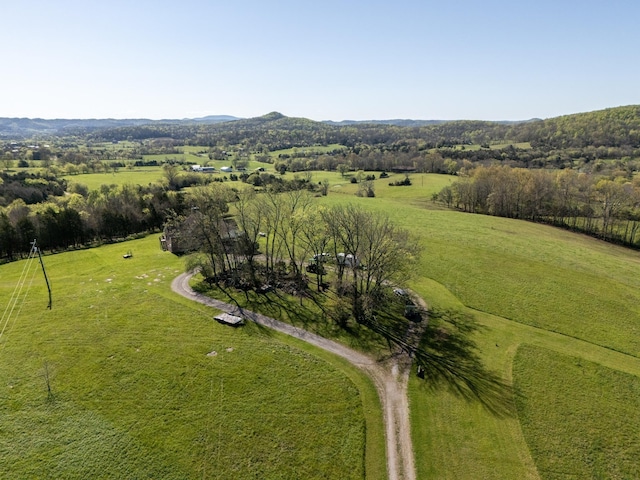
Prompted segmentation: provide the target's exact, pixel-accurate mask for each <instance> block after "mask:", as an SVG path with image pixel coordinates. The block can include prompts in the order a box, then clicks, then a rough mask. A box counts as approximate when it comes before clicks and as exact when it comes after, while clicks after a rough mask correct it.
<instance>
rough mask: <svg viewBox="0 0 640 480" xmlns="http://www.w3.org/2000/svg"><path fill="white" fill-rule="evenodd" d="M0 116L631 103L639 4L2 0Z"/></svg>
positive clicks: (345, 112) (357, 116)
mask: <svg viewBox="0 0 640 480" xmlns="http://www.w3.org/2000/svg"><path fill="white" fill-rule="evenodd" d="M0 15H2V18H3V20H4V22H3V28H2V29H0V41H1V42H2V44H3V45H5V49H4V52H3V53H4V55H3V64H4V66H5V74H4V75H3V76H2V77H1V78H0V117H12V118H13V117H18V118H43V119H86V118H98V119H104V118H114V119H130V118H148V119H180V118H198V117H203V116H208V115H233V116H237V117H242V118H252V117H257V116H261V115H264V114H265V113H267V112H271V111H278V112H282V113H283V114H285V115H287V116H291V117H305V118H310V119H313V120H318V121H322V120H333V121H341V120H379V119H382V120H386V119H419V120H429V119H436V120H460V119H470V120H489V121H521V120H528V119H531V118H551V117H557V116H560V115H568V114H572V113H580V112H587V111H593V110H601V109H604V108H611V107H616V106H620V105H635V104H640V90H639V89H638V88H637V85H638V84H640V62H637V61H636V60H637V58H638V53H637V45H638V44H640V31H639V30H638V29H637V28H636V27H637V26H636V23H637V18H639V17H640V3H638V2H632V1H627V0H618V1H614V2H606V3H603V2H597V1H593V0H587V1H581V2H577V1H572V0H564V1H561V2H558V1H556V0H554V1H551V0H542V1H539V2H535V3H534V2H525V3H522V2H507V1H504V0H489V1H487V2H481V3H478V2H474V1H471V0H458V1H455V2H435V1H433V0H399V1H398V2H394V3H390V2H382V1H379V0H370V1H367V2H364V1H360V0H354V1H353V2H348V3H347V2H339V1H336V0H327V1H326V2H321V3H308V2H293V1H290V0H276V1H274V2H258V1H256V0H238V1H236V2H222V1H216V0H207V1H205V0H185V1H184V2H181V3H179V4H176V3H168V2H160V3H158V2H151V1H150V0H138V1H136V2H127V1H124V0H114V1H112V2H81V1H79V0H58V1H56V2H47V1H44V0H25V1H23V2H3V5H1V6H0Z"/></svg>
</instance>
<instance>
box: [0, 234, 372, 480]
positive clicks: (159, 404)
mask: <svg viewBox="0 0 640 480" xmlns="http://www.w3.org/2000/svg"><path fill="white" fill-rule="evenodd" d="M129 249H131V250H132V251H133V254H134V256H133V258H132V259H130V260H124V259H123V258H122V254H123V253H124V252H125V251H126V250H129ZM45 262H46V265H47V269H48V273H49V275H50V278H51V282H52V285H53V292H54V293H53V300H54V304H53V309H52V310H51V311H48V310H46V292H45V289H44V285H42V284H43V281H42V280H41V277H40V275H41V273H40V272H38V271H35V274H36V276H35V280H34V283H33V286H32V288H31V289H30V290H29V295H28V297H27V299H26V301H25V303H24V307H23V308H22V309H21V310H19V309H18V308H16V310H14V316H12V317H11V321H10V322H9V323H8V325H7V328H6V329H5V331H4V334H3V335H2V337H1V338H0V471H3V472H4V474H6V475H8V476H10V477H13V478H27V477H28V478H33V477H38V478H142V477H150V478H195V477H198V478H249V477H256V478H300V475H302V476H303V477H304V478H362V477H363V476H364V469H365V462H364V455H365V435H366V436H367V439H370V438H371V436H372V435H373V438H371V441H370V442H369V441H367V455H368V457H367V462H366V469H367V478H382V477H383V476H384V465H383V462H380V458H382V455H381V451H382V450H381V449H382V448H383V447H381V445H382V442H381V437H382V435H381V433H380V431H379V430H378V432H377V433H376V429H375V428H371V430H372V432H369V431H368V430H369V429H368V428H365V423H364V419H365V418H366V419H367V421H368V422H370V423H371V424H376V423H379V420H380V419H379V415H380V413H379V410H377V409H376V402H375V395H374V393H373V390H372V389H373V387H372V386H371V385H370V384H369V383H368V382H367V381H365V380H364V379H363V378H362V376H361V375H360V374H359V373H358V372H357V371H355V370H354V369H353V368H351V367H348V366H347V365H345V364H344V363H342V362H341V361H339V360H338V361H336V360H335V359H334V358H332V357H331V356H329V355H328V354H324V353H319V354H318V353H317V352H316V351H315V350H313V349H310V348H308V347H306V346H301V344H300V343H299V342H294V341H292V340H289V339H287V338H283V337H280V336H274V335H271V334H269V332H265V331H263V330H262V329H258V328H257V327H252V326H248V328H244V329H239V330H234V329H229V328H225V327H223V326H221V325H218V324H217V323H215V322H212V321H211V312H209V311H207V310H206V309H205V308H204V307H201V306H198V305H194V304H192V302H189V301H187V300H184V299H182V298H181V297H178V296H177V295H175V294H173V293H172V292H170V290H169V286H168V285H169V282H170V280H171V279H172V278H173V277H174V276H175V275H176V274H177V273H179V271H180V269H181V262H180V260H179V259H176V258H175V257H173V256H172V255H170V254H167V253H163V252H161V251H160V250H159V248H158V244H157V239H156V238H155V237H154V236H152V237H148V238H146V239H143V240H138V241H134V242H129V243H127V244H123V245H111V246H105V247H101V248H99V249H93V250H84V251H78V252H71V253H65V254H60V255H54V256H48V257H46V258H45ZM24 263H25V262H16V263H13V264H9V265H3V266H2V267H0V299H1V300H2V305H3V307H4V305H6V304H7V302H8V297H9V295H10V294H11V291H12V290H13V287H14V286H15V283H16V279H17V278H18V277H19V276H20V271H21V269H22V268H23V265H24ZM35 267H37V265H35V264H34V268H35ZM18 310H19V312H18ZM0 330H1V328H0ZM212 351H216V352H217V355H216V356H207V353H209V352H212ZM45 364H47V365H48V369H49V372H50V376H51V386H52V389H53V395H54V396H53V399H48V396H47V390H46V386H45V382H44V378H43V372H44V370H45ZM283 385H286V386H287V388H282V386H283ZM367 426H370V425H367ZM376 435H377V439H376V438H375V436H376ZM371 457H375V458H371Z"/></svg>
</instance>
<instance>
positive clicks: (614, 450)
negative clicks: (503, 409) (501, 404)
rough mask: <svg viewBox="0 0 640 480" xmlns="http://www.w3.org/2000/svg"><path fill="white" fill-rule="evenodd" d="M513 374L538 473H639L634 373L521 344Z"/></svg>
mask: <svg viewBox="0 0 640 480" xmlns="http://www.w3.org/2000/svg"><path fill="white" fill-rule="evenodd" d="M549 372H553V374H552V375H549ZM514 377H515V378H514V384H515V387H516V391H517V392H518V397H517V399H518V400H517V404H518V413H519V417H520V419H521V422H522V429H523V431H524V435H525V437H526V438H527V441H528V443H529V445H530V446H531V451H532V455H533V456H534V458H535V459H536V463H537V464H538V468H539V470H540V474H541V475H542V476H543V477H544V478H547V479H565V478H639V477H640V465H639V464H638V458H640V439H639V438H638V428H639V426H640V396H638V393H639V392H640V377H638V376H635V375H630V374H627V373H622V372H618V371H616V370H612V369H609V368H606V367H603V366H601V365H598V364H596V363H592V362H588V361H585V360H584V359H581V358H576V357H570V356H565V355H561V354H558V353H556V352H553V351H550V350H547V349H544V348H539V347H533V346H528V345H527V346H523V347H521V348H519V349H518V353H517V355H516V358H515V363H514ZM567 438H571V439H572V441H571V442H567Z"/></svg>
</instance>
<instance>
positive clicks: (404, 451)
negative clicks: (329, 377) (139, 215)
mask: <svg viewBox="0 0 640 480" xmlns="http://www.w3.org/2000/svg"><path fill="white" fill-rule="evenodd" d="M192 275H193V274H191V273H183V274H181V275H179V276H178V277H176V278H175V279H174V280H173V282H171V289H172V290H173V291H174V292H176V293H178V294H180V295H182V296H184V297H186V298H189V299H191V300H194V301H196V302H199V303H202V304H204V305H208V306H210V307H213V308H216V309H218V310H222V311H224V312H227V313H230V314H232V315H238V316H241V317H243V318H246V319H248V320H252V321H254V322H256V323H258V324H260V325H263V326H265V327H268V328H271V329H273V330H276V331H278V332H282V333H285V334H287V335H290V336H292V337H295V338H298V339H300V340H303V341H305V342H307V343H310V344H311V345H315V346H316V347H319V348H322V349H324V350H327V351H328V352H331V353H334V354H335V355H339V356H340V357H342V358H345V359H347V360H348V361H349V362H350V363H352V364H353V365H355V366H356V367H358V368H360V369H361V370H362V371H363V372H365V373H366V374H367V375H368V376H369V377H370V378H371V380H372V381H373V383H374V384H375V386H376V389H377V391H378V395H379V397H380V403H381V405H382V409H383V419H384V424H385V437H386V450H387V472H388V477H389V480H415V479H416V474H415V466H414V458H413V445H412V443H411V428H410V423H409V402H408V398H407V382H408V379H409V370H410V368H409V367H407V365H402V364H400V363H399V362H397V361H396V360H389V361H387V362H384V363H383V362H379V361H377V360H375V359H373V358H371V357H369V356H367V355H364V354H362V353H360V352H356V351H355V350H352V349H350V348H348V347H346V346H344V345H341V344H339V343H336V342H334V341H332V340H328V339H326V338H324V337H321V336H319V335H316V334H314V333H311V332H308V331H306V330H303V329H302V328H298V327H294V326H293V325H289V324H288V323H284V322H281V321H279V320H276V319H274V318H271V317H267V316H265V315H261V314H259V313H255V312H251V311H248V310H244V309H241V308H239V307H237V306H234V305H231V304H228V303H225V302H221V301H219V300H215V299H213V298H209V297H207V296H205V295H202V294H199V293H197V292H195V291H194V290H193V289H192V288H191V287H190V286H189V279H190V278H191V276H192Z"/></svg>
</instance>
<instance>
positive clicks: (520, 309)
mask: <svg viewBox="0 0 640 480" xmlns="http://www.w3.org/2000/svg"><path fill="white" fill-rule="evenodd" d="M412 178H413V177H412ZM430 180H431V179H430V178H429V176H428V177H426V178H425V182H424V185H422V184H421V182H419V181H415V180H414V185H412V186H409V187H392V188H387V187H385V188H379V189H378V188H377V189H376V198H373V199H364V198H363V199H359V198H354V199H351V200H350V201H356V202H359V203H362V204H366V205H368V206H369V207H370V208H373V209H377V210H380V211H383V212H385V213H387V214H388V215H390V216H391V217H392V218H393V219H394V220H395V221H396V222H397V223H398V224H399V225H402V226H404V227H405V228H407V229H409V230H411V231H412V232H414V233H415V234H416V235H418V236H419V238H420V241H421V243H422V245H423V248H424V252H423V256H422V259H421V261H420V263H419V264H418V265H416V268H415V271H414V275H413V278H411V279H410V280H409V281H408V284H409V286H410V287H411V288H412V289H413V290H414V291H416V292H417V293H418V294H420V295H421V296H422V297H423V298H424V299H425V300H426V301H427V303H428V304H429V305H430V306H431V307H435V308H439V309H443V308H444V309H459V310H463V311H466V312H468V313H471V314H472V315H473V316H474V317H475V319H476V321H477V322H478V324H479V326H480V327H481V328H480V330H479V331H478V332H477V333H476V334H475V336H474V340H475V342H476V343H477V345H478V347H479V353H480V355H481V357H482V358H483V360H484V362H485V364H486V366H487V367H488V368H491V369H492V370H494V371H496V372H499V373H500V374H501V376H502V377H503V378H504V380H505V381H507V382H508V383H511V382H513V381H514V379H515V389H514V392H513V394H511V395H504V398H495V392H492V391H487V392H482V391H480V392H479V393H480V395H479V397H480V400H478V399H476V400H467V399H464V398H461V397H460V396H459V395H456V394H455V393H454V392H455V388H449V387H452V386H447V385H440V386H434V385H429V384H425V382H424V381H422V380H419V379H418V378H416V377H415V375H414V376H413V377H412V379H411V382H410V401H411V408H412V429H413V444H414V450H415V453H416V464H417V470H418V478H421V479H422V478H434V479H443V478H451V479H460V478H471V479H482V478H494V479H495V478H504V479H510V478H542V479H551V478H635V477H636V476H637V472H638V468H639V465H640V463H639V461H638V458H640V456H639V455H638V442H637V439H634V438H633V435H631V434H630V432H636V433H637V432H638V431H640V409H638V408H637V399H634V397H633V395H632V394H631V393H630V392H635V393H636V396H637V391H638V384H639V378H640V358H638V357H639V356H640V340H639V337H638V332H639V331H640V307H639V305H640V290H639V289H638V286H640V253H639V252H637V251H633V250H629V249H625V248H621V247H617V246H614V245H611V244H607V243H604V242H601V241H599V240H595V239H593V238H590V237H586V236H582V235H577V234H573V233H569V232H566V231H563V230H559V229H556V228H552V227H548V226H544V225H536V224H532V223H527V222H523V221H517V220H509V219H503V218H496V217H488V216H479V215H471V214H464V213H458V212H451V211H444V210H434V209H431V208H429V205H428V202H427V199H426V197H428V196H429V193H428V189H429V187H428V186H427V184H428V183H430ZM432 181H434V182H436V181H437V180H435V179H433V180H432ZM378 182H379V181H377V182H376V184H377V183H378ZM437 188H441V185H438V186H437V187H436V185H434V189H437ZM412 190H413V194H410V193H409V192H411V191H412ZM337 197H339V196H338V195H334V196H333V197H331V195H330V196H329V197H327V199H326V201H327V202H337V201H338V202H339V201H344V199H342V198H337ZM529 345H533V346H535V347H536V348H544V349H546V350H543V351H549V352H551V353H550V354H549V355H546V356H545V355H541V354H539V353H538V354H537V355H534V354H531V353H529V352H530V350H529V349H527V348H526V347H527V346H529ZM521 348H522V349H523V352H527V353H528V354H527V355H526V357H525V353H518V352H520V349H521ZM516 355H517V361H515V363H514V359H515V358H516ZM554 355H556V356H557V355H560V356H561V357H560V358H561V359H566V358H567V357H566V356H568V358H569V360H568V361H567V360H560V361H555V362H553V361H550V359H549V358H548V357H553V356H554ZM524 358H526V360H523V359H524ZM563 362H564V364H563ZM565 364H566V365H565ZM572 364H578V365H580V364H583V365H584V368H585V369H587V368H588V369H589V371H590V372H595V373H590V374H589V376H588V377H586V378H585V379H584V380H583V381H579V380H578V379H575V378H574V379H573V380H572V381H568V380H569V378H570V377H572V376H573V377H575V372H574V371H572V369H571V365H572ZM533 370H535V372H536V374H535V379H546V381H547V383H549V382H550V383H551V384H552V385H553V388H555V389H557V393H555V397H554V398H562V402H557V401H551V398H550V396H551V392H550V391H549V388H550V387H549V386H548V385H546V384H545V383H544V382H541V381H539V380H535V379H533V378H532V379H531V381H528V380H527V381H525V379H528V378H529V377H534V375H533V374H532V371H533ZM607 371H609V372H610V373H609V374H607V373H603V372H607ZM585 375H586V370H585ZM607 376H611V377H612V378H614V379H616V380H607V381H599V379H604V378H606V377H607ZM495 402H501V404H502V405H504V406H505V407H506V408H505V409H503V410H502V411H501V413H500V414H496V413H495V412H492V411H491V409H490V408H487V406H491V405H493V404H495ZM634 402H635V403H634ZM570 411H574V412H576V415H570V414H568V412H570ZM578 412H580V413H579V414H578ZM525 414H526V417H525ZM621 415H622V416H623V417H624V421H625V423H626V426H625V428H624V429H617V426H618V425H619V418H620V416H621ZM550 418H553V419H555V420H554V422H555V425H554V430H553V435H554V440H555V441H554V447H553V449H551V448H546V444H545V438H546V435H547V430H546V428H547V427H546V425H547V423H549V422H550V420H549V419H550ZM587 433H588V434H587ZM636 436H637V435H636ZM578 442H580V443H581V446H580V447H576V443H578ZM576 449H578V450H579V451H580V456H579V459H576V458H575V457H576ZM594 458H595V460H594ZM565 459H566V461H565Z"/></svg>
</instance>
